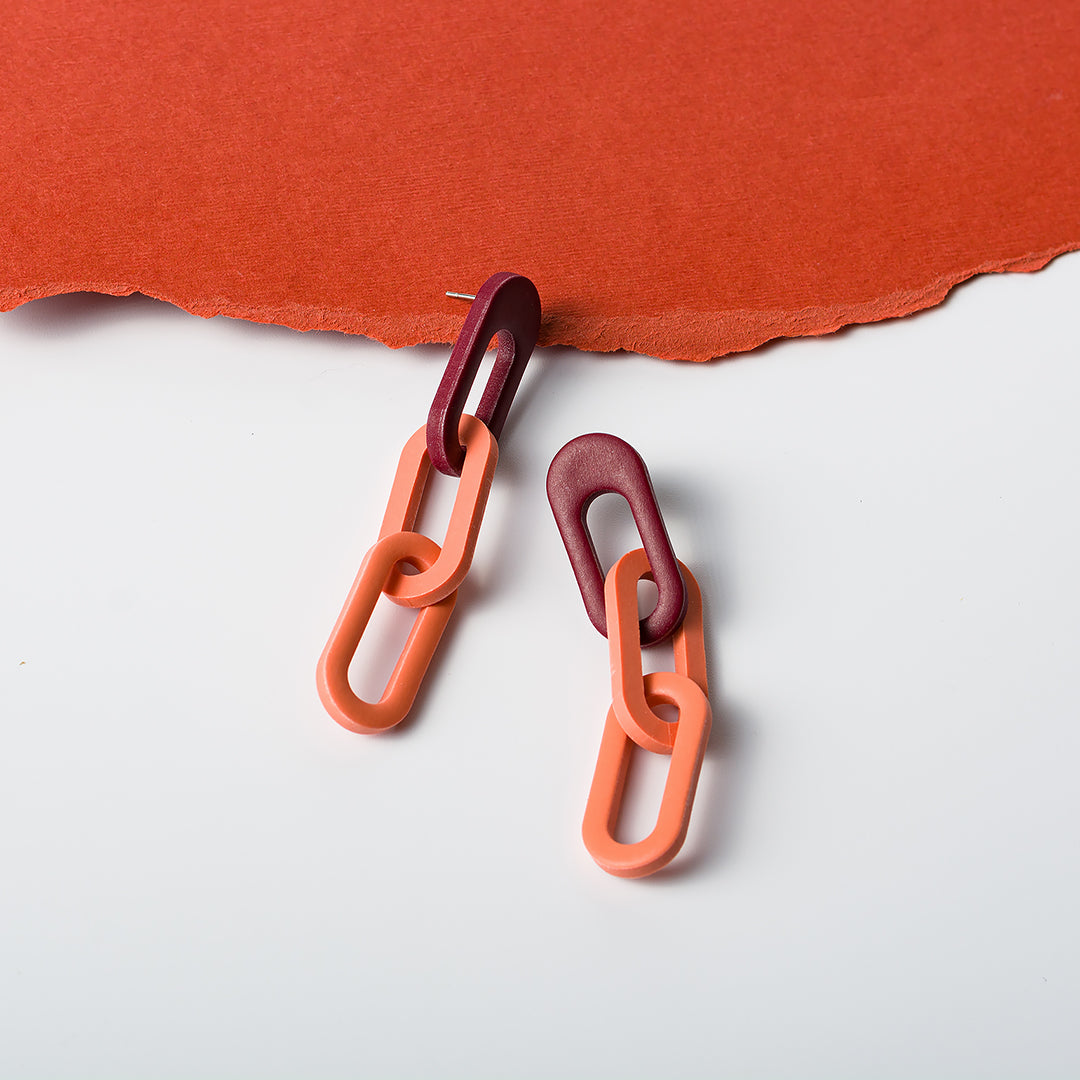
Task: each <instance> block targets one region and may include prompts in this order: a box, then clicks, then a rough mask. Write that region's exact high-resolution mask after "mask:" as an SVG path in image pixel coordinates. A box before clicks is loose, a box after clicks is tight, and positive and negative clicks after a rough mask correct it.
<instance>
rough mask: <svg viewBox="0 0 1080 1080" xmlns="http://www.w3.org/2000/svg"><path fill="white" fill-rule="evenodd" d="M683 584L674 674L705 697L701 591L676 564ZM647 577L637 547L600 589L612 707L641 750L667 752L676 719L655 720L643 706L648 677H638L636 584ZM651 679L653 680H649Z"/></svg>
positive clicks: (672, 741) (674, 640) (643, 555)
mask: <svg viewBox="0 0 1080 1080" xmlns="http://www.w3.org/2000/svg"><path fill="white" fill-rule="evenodd" d="M679 569H680V571H681V573H682V580H683V581H684V582H685V583H686V596H687V604H686V616H685V617H684V619H683V621H682V624H681V625H680V626H679V629H678V630H676V631H675V636H674V637H673V638H672V642H671V645H672V651H673V652H674V654H675V671H676V672H677V673H678V674H679V675H685V676H686V677H688V678H689V679H690V680H691V681H692V682H694V683H696V684H697V685H698V686H699V687H700V688H701V691H702V693H703V694H705V695H706V697H707V696H708V693H709V680H708V674H707V672H706V669H705V629H704V619H703V612H702V605H701V589H700V588H699V587H698V583H697V581H696V580H695V579H694V575H693V574H691V573H690V571H689V570H688V569H687V568H686V567H685V566H684V565H683V564H682V563H679ZM648 574H649V557H648V555H646V553H645V551H644V549H643V548H638V549H637V550H636V551H628V552H627V553H626V554H625V555H624V556H623V557H622V558H621V559H620V560H619V561H618V562H617V563H616V564H615V565H614V566H613V567H612V568H611V570H610V572H609V573H608V576H607V581H606V583H605V585H604V596H605V600H606V604H607V631H608V652H609V654H610V657H611V697H612V708H613V709H614V710H615V715H616V716H617V717H618V719H619V723H620V724H622V726H623V730H624V731H625V732H626V734H627V736H628V737H629V738H631V739H633V740H634V742H636V743H637V744H638V746H640V747H642V749H644V750H651V751H652V752H653V753H654V754H670V753H671V751H672V747H673V746H674V745H675V739H676V734H677V732H678V727H679V724H678V721H676V722H669V721H667V720H664V719H662V718H661V717H659V716H657V714H656V713H655V712H653V710H652V709H650V708H649V705H648V696H649V695H648V687H649V680H650V678H651V677H652V676H650V675H646V676H644V677H643V676H642V673H641V672H642V664H641V646H640V644H639V643H638V640H637V583H638V581H640V580H641V578H643V577H646V576H647V575H648ZM654 681H655V680H654Z"/></svg>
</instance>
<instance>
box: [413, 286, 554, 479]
mask: <svg viewBox="0 0 1080 1080" xmlns="http://www.w3.org/2000/svg"><path fill="white" fill-rule="evenodd" d="M496 334H498V335H499V349H498V352H497V353H496V355H495V367H494V368H493V369H492V372H491V378H490V379H489V380H488V384H487V386H486V387H484V393H483V396H482V397H481V398H480V407H479V408H478V409H477V410H476V415H477V418H478V419H480V420H483V422H484V423H485V424H486V425H487V427H488V430H489V431H490V432H491V434H492V435H494V436H495V438H496V439H498V437H499V435H500V434H501V433H502V428H503V424H504V423H505V422H506V414H507V413H508V412H509V411H510V405H511V403H512V402H513V400H514V394H515V393H516V392H517V388H518V384H519V383H520V382H521V376H522V375H523V374H524V373H525V365H526V364H527V363H528V362H529V357H530V356H531V355H532V351H533V348H534V347H535V346H536V339H537V337H538V336H539V334H540V294H539V293H538V292H537V291H536V286H535V285H534V284H533V283H532V282H531V281H530V280H529V279H528V278H527V277H522V276H521V275H520V274H510V273H505V272H504V273H500V274H493V275H492V276H491V277H489V278H488V279H487V281H485V282H484V284H483V285H482V286H481V287H480V291H479V292H478V293H477V294H476V299H475V300H474V301H473V302H472V306H471V307H470V308H469V314H468V315H466V316H465V325H464V326H463V327H462V328H461V333H460V334H458V338H457V341H455V342H454V347H453V349H452V350H451V352H450V360H449V362H448V363H447V365H446V371H445V372H444V373H443V377H442V382H440V383H439V389H438V390H436V392H435V400H434V401H433V402H432V403H431V411H430V412H429V413H428V422H427V445H428V455H429V456H430V457H431V464H432V465H434V466H435V468H436V469H438V470H439V472H441V473H445V474H446V475H447V476H460V475H461V468H462V466H463V465H464V463H465V449H464V447H462V445H461V443H460V442H458V437H457V434H458V424H459V423H460V421H461V413H462V410H463V409H464V408H465V400H466V398H468V396H469V390H470V389H471V388H472V384H473V380H474V379H475V378H476V372H477V370H478V368H479V367H480V361H481V359H482V358H483V355H484V353H485V351H486V350H487V347H488V344H489V342H490V341H491V339H492V338H493V337H494V336H495V335H496Z"/></svg>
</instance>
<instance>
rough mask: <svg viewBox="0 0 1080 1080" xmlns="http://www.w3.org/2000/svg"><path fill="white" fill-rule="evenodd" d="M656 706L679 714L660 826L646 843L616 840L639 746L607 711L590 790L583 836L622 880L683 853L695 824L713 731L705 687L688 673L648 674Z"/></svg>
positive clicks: (599, 862) (599, 859) (602, 862)
mask: <svg viewBox="0 0 1080 1080" xmlns="http://www.w3.org/2000/svg"><path fill="white" fill-rule="evenodd" d="M646 680H647V690H646V693H647V697H648V701H649V704H651V705H672V706H674V707H675V708H677V709H678V710H679V719H678V722H677V724H673V725H672V727H674V728H675V730H676V735H675V741H674V744H673V746H672V753H671V764H670V766H669V767H668V775H667V781H666V782H665V784H664V794H663V797H662V798H661V801H660V809H659V811H658V813H657V818H656V825H655V826H654V828H653V830H652V832H650V833H649V835H648V836H647V837H645V839H644V840H639V841H637V842H636V843H632V844H624V843H620V842H619V841H618V840H616V839H615V831H616V827H617V825H618V821H619V812H620V810H621V809H622V798H623V791H624V788H625V785H626V777H627V773H628V772H629V770H630V762H631V758H632V756H633V753H634V742H633V740H631V739H630V738H629V737H628V736H627V734H626V732H625V731H624V730H623V728H622V725H621V723H620V722H619V720H618V718H617V717H616V715H615V709H614V708H611V709H609V710H608V715H607V721H606V722H605V724H604V735H603V739H602V740H601V742H600V753H599V754H598V755H597V760H596V771H595V772H594V774H593V782H592V786H591V787H590V788H589V798H588V802H587V803H586V804H585V817H584V820H583V821H582V825H581V837H582V839H583V840H584V841H585V847H586V849H587V850H588V852H589V854H590V855H591V856H592V857H593V859H594V860H595V861H596V863H597V865H598V866H600V867H601V868H602V869H604V870H606V871H607V872H608V873H609V874H615V875H616V876H618V877H630V878H634V877H645V876H646V875H647V874H652V873H655V872H656V871H657V870H659V869H660V868H661V867H664V866H666V865H667V864H668V863H669V862H671V860H672V859H673V858H675V856H676V855H677V854H678V853H679V849H680V848H681V847H682V846H683V841H684V840H685V839H686V830H687V827H688V825H689V824H690V811H691V809H692V808H693V805H694V794H695V792H696V791H697V783H698V777H699V776H700V774H701V763H702V760H703V759H704V756H705V747H706V744H707V743H708V741H709V731H710V729H711V727H712V710H711V708H710V707H709V700H708V698H707V697H706V696H705V694H704V693H703V691H702V690H701V688H700V687H699V686H698V685H697V684H696V683H694V682H693V681H691V680H690V679H688V678H686V676H683V675H677V674H675V673H674V672H671V671H658V672H655V673H653V674H651V675H648V676H646Z"/></svg>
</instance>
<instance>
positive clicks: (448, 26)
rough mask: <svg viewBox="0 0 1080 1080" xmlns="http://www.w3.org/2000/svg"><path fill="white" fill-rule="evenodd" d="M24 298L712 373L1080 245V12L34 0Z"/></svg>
mask: <svg viewBox="0 0 1080 1080" xmlns="http://www.w3.org/2000/svg"><path fill="white" fill-rule="evenodd" d="M4 23H5V30H6V33H5V41H6V43H5V47H4V49H3V51H2V53H0V93H2V101H3V105H2V115H0V176H2V178H3V179H2V181H0V307H2V308H5V309H6V308H10V307H13V306H15V305H16V304H19V303H22V302H23V301H26V300H30V299H33V298H35V297H40V296H48V295H52V294H55V293H61V292H69V291H73V290H84V289H89V290H96V291H100V292H106V293H116V294H123V293H128V292H131V291H134V290H138V291H140V292H143V293H147V294H148V295H150V296H155V297H159V298H161V299H164V300H169V301H171V302H172V303H174V304H178V305H179V306H181V307H183V308H186V309H187V310H189V311H193V312H196V313H198V314H200V315H213V314H216V313H224V314H227V315H232V316H238V317H242V318H248V319H255V320H259V321H263V322H277V323H284V324H286V325H288V326H293V327H297V328H300V329H308V328H313V327H319V328H324V329H325V328H328V329H336V330H345V331H349V332H352V333H362V334H367V335H369V336H371V337H374V338H377V339H379V340H380V341H384V342H386V343H387V344H389V345H395V346H397V345H406V344H412V343H416V342H431V341H450V340H452V339H453V337H454V336H455V334H456V333H457V330H458V329H459V327H460V325H461V321H462V318H463V317H464V311H463V305H462V302H461V301H457V300H451V299H448V298H446V297H445V296H444V293H445V292H446V290H448V289H449V290H456V291H461V292H474V291H475V289H476V287H477V286H478V285H480V284H481V283H482V282H483V281H484V280H485V279H486V278H487V277H488V276H489V275H490V274H491V273H492V272H494V271H496V270H503V269H509V270H515V271H517V272H519V273H523V274H526V275H528V276H529V277H530V278H532V279H533V280H534V281H535V282H536V284H537V286H538V288H539V290H540V295H541V297H542V299H543V302H544V309H545V313H546V314H545V322H544V327H543V330H542V336H541V343H545V344H552V343H560V344H567V345H573V346H577V347H579V348H583V349H599V350H612V349H630V350H634V351H637V352H643V353H647V354H650V355H653V356H661V357H675V358H680V359H693V360H703V359H707V358H709V357H713V356H718V355H722V354H724V353H728V352H733V351H737V350H743V349H750V348H753V347H754V346H755V345H758V344H760V343H761V342H763V341H766V340H768V339H770V338H773V337H778V336H786V335H788V336H789V335H800V334H820V333H824V332H827V331H829V330H833V329H835V328H836V327H838V326H841V325H843V324H845V323H850V322H865V321H869V320H874V319H882V318H887V317H889V316H893V315H901V314H904V313H906V312H910V311H913V310H915V309H917V308H921V307H926V306H928V305H931V304H934V303H936V302H938V301H939V300H940V299H941V298H942V297H943V296H944V295H945V293H946V292H947V291H948V289H949V288H951V287H952V286H953V285H954V284H956V283H957V282H959V281H962V280H963V279H965V278H967V277H970V276H971V275H973V274H976V273H981V272H985V271H992V270H1031V269H1035V268H1037V267H1039V266H1041V265H1043V264H1044V263H1045V262H1046V261H1047V260H1048V259H1050V258H1051V257H1053V256H1054V255H1055V254H1057V253H1059V252H1062V251H1065V250H1067V249H1070V248H1076V247H1080V61H1078V57H1080V5H1077V3H1076V0H994V2H991V3H986V4H980V5H972V4H969V3H957V2H953V3H950V2H949V0H933V2H930V0H895V2H893V3H890V4H881V3H880V2H879V0H815V2H812V3H811V2H808V0H784V2H780V0H731V2H726V3H717V2H716V0H649V2H635V0H629V2H620V3H618V4H614V3H588V2H583V0H543V2H538V0H524V2H519V3H516V4H512V5H505V4H492V3H489V2H483V0H481V2H476V3H472V4H461V3H450V2H448V0H422V2H419V0H406V2H398V3H394V4H387V3H378V4H376V3H372V2H364V0H347V2H346V0H317V2H316V0H290V2H289V3H279V2H276V0H267V2H263V3H260V4H237V5H227V4H208V3H206V2H205V0H199V2H195V0H170V3H168V4H163V3H153V2H144V3H141V4H140V3H135V2H130V3H129V2H119V3H117V2H110V3H106V2H104V0H98V2H94V0H82V2H72V0H64V2H62V0H33V2H30V0H15V2H14V3H12V4H9V5H8V7H7V9H6V11H5V18H4Z"/></svg>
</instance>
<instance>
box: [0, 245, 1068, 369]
mask: <svg viewBox="0 0 1080 1080" xmlns="http://www.w3.org/2000/svg"><path fill="white" fill-rule="evenodd" d="M1077 249H1080V240H1073V241H1070V242H1068V243H1065V244H1061V245H1059V246H1058V247H1055V248H1051V249H1050V250H1047V251H1041V252H1035V253H1032V254H1026V255H1021V256H1018V257H1016V258H1011V259H1006V260H995V261H991V262H987V263H983V264H981V265H979V266H975V267H973V268H971V269H967V270H961V271H957V272H956V273H953V274H947V275H944V276H942V277H939V278H937V279H935V280H933V281H931V282H929V283H927V284H926V285H924V286H922V287H921V288H918V289H909V290H902V291H899V292H894V293H891V294H889V295H888V296H883V297H878V298H876V299H873V300H866V301H858V302H853V303H849V304H834V305H830V306H821V307H805V308H799V309H794V310H791V309H776V310H772V311H756V310H732V311H716V312H702V311H690V310H682V309H669V310H667V311H662V312H656V313H655V314H649V315H613V316H605V317H597V316H592V315H580V314H577V313H575V312H574V311H573V309H572V308H570V307H565V308H563V307H560V306H558V305H556V306H555V308H554V309H553V310H552V309H549V310H548V311H546V312H545V314H544V318H543V322H542V325H541V330H540V341H539V344H540V345H541V346H546V345H563V346H567V347H570V348H574V349H581V350H583V351H585V352H616V351H619V350H622V351H625V352H629V353H640V354H642V355H644V356H652V357H656V358H657V359H661V360H690V361H695V362H703V361H706V360H715V359H720V358H721V357H724V356H730V355H731V354H732V353H741V352H747V351H749V350H750V349H756V348H757V347H758V346H759V345H764V344H765V343H766V342H768V341H773V340H775V339H777V338H795V337H812V336H813V337H816V336H820V335H822V334H830V333H832V332H834V331H835V330H839V329H840V328H841V327H844V326H850V325H853V324H855V323H870V322H880V321H881V320H883V319H894V318H898V317H900V316H903V315H910V314H912V313H913V312H916V311H921V310H923V309H925V308H930V307H934V306H935V305H937V304H940V303H941V302H942V301H943V300H944V299H945V297H946V296H947V295H948V294H949V292H950V291H951V290H952V289H953V288H955V287H956V286H957V285H959V284H960V283H961V282H964V281H967V280H969V279H970V278H973V277H975V276H976V275H978V274H995V273H1030V272H1032V271H1034V270H1041V269H1042V268H1043V267H1044V266H1045V265H1046V264H1047V263H1048V262H1050V260H1051V259H1054V258H1056V257H1057V256H1058V255H1063V254H1065V253H1066V252H1068V251H1075V250H1077ZM72 292H97V293H104V294H106V295H109V296H129V295H131V294H132V293H135V292H138V293H142V294H143V295H145V296H149V297H152V298H153V299H155V300H164V301H166V302H167V303H170V304H173V305H175V306H176V307H179V308H182V309H183V310H185V311H189V312H191V313H192V314H193V315H199V316H202V317H203V318H207V319H208V318H212V317H213V316H215V315H226V316H228V317H230V318H233V319H247V320H249V321H251V322H259V323H272V324H275V325H279V326H287V327H290V328H291V329H293V330H337V331H341V332H343V333H346V334H363V335H364V336H365V337H369V338H373V339H374V340H376V341H379V342H382V344H384V345H388V346H389V347H390V348H392V349H400V348H404V347H406V346H409V345H430V344H448V343H450V342H452V341H453V340H454V338H455V337H456V336H457V333H458V331H459V330H460V329H461V323H462V320H463V318H464V313H463V311H462V310H461V308H460V306H458V307H457V308H456V310H453V311H449V310H448V311H439V312H427V313H423V314H417V315H376V314H365V313H363V312H356V311H339V310H333V309H330V308H322V307H316V306H312V305H307V304H283V305H269V304H267V305H257V306H250V305H247V304H242V303H237V302H236V301H234V300H231V299H230V298H229V297H224V296H219V297H188V296H180V295H176V294H170V293H168V292H167V291H163V290H159V289H157V288H155V286H154V285H153V284H152V283H151V282H148V281H144V282H116V281H93V280H86V281H75V282H63V283H57V282H49V283H46V284H39V285H31V286H24V287H20V288H16V287H11V286H6V287H5V286H0V311H10V310H11V309H12V308H15V307H18V306H19V305H20V304H25V303H27V302H29V301H30V300H39V299H42V298H44V297H48V296H60V295H62V294H64V293H72ZM440 299H441V298H440ZM455 303H456V304H458V303H459V302H455Z"/></svg>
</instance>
